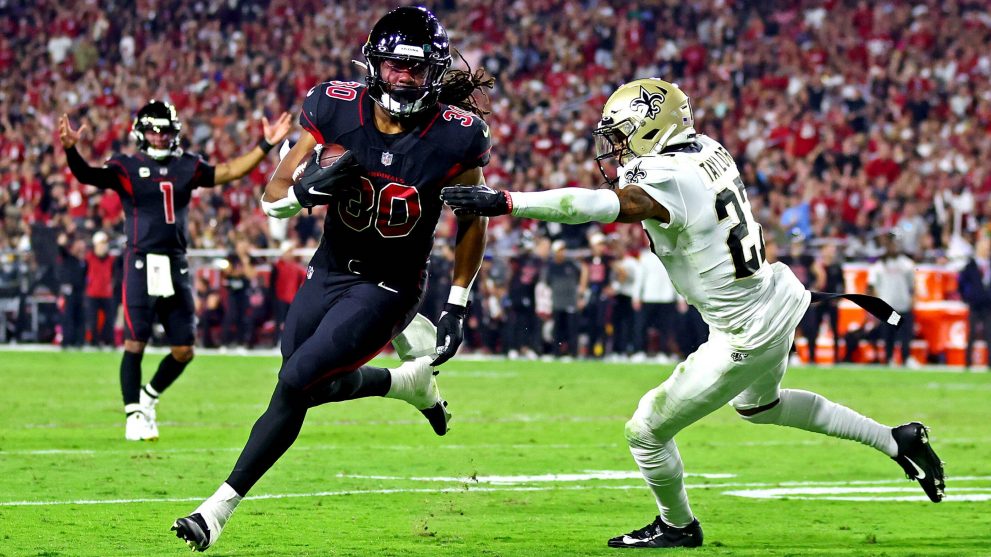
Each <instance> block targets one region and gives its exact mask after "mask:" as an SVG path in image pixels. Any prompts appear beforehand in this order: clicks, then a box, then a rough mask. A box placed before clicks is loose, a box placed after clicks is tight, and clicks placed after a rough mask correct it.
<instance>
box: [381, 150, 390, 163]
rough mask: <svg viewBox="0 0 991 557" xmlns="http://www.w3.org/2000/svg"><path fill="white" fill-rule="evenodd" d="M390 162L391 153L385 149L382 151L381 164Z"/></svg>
mask: <svg viewBox="0 0 991 557" xmlns="http://www.w3.org/2000/svg"><path fill="white" fill-rule="evenodd" d="M391 164H392V153H390V152H388V151H386V152H384V153H382V165H383V166H390V165H391Z"/></svg>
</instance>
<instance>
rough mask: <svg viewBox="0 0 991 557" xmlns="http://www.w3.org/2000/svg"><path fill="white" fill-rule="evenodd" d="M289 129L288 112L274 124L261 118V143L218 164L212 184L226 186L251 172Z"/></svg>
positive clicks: (290, 119) (290, 121)
mask: <svg viewBox="0 0 991 557" xmlns="http://www.w3.org/2000/svg"><path fill="white" fill-rule="evenodd" d="M291 127H292V117H290V116H289V113H288V112H283V113H282V115H281V116H279V119H278V120H276V121H275V123H274V124H269V122H268V118H265V117H262V131H263V134H264V135H263V137H262V139H261V141H259V142H258V145H256V146H255V147H254V148H252V149H251V150H250V151H248V152H247V153H245V154H243V155H241V156H240V157H238V158H236V159H234V160H229V161H227V162H224V163H220V164H218V165H217V170H216V172H215V174H214V178H213V182H214V184H216V185H218V186H219V185H220V184H226V183H227V182H231V181H233V180H237V179H238V178H241V177H242V176H244V175H246V174H247V173H249V172H251V170H252V169H253V168H254V167H256V166H258V163H260V162H262V159H264V158H265V155H267V154H268V152H269V151H270V150H271V149H272V147H273V146H275V145H276V144H278V143H281V142H282V140H283V139H285V138H286V136H287V135H289V129H290V128H291Z"/></svg>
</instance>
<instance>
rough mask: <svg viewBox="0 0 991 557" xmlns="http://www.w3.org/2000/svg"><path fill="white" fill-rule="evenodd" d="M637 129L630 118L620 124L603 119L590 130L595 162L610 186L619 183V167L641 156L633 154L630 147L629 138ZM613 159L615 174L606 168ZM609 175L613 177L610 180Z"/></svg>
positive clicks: (637, 125) (636, 125)
mask: <svg viewBox="0 0 991 557" xmlns="http://www.w3.org/2000/svg"><path fill="white" fill-rule="evenodd" d="M639 127H640V126H639V124H638V123H637V122H634V120H633V119H632V118H627V119H625V120H622V121H620V122H613V121H612V119H603V120H602V121H600V122H599V126H598V127H597V128H595V129H594V130H592V137H593V138H594V140H595V162H596V163H597V164H598V165H599V172H601V173H602V177H603V178H604V179H605V180H606V183H607V184H609V185H610V186H615V185H616V184H617V183H618V182H619V172H618V169H619V167H622V166H624V165H626V163H628V162H630V161H631V160H633V159H634V158H636V157H638V156H641V155H642V153H636V152H634V151H633V148H632V147H630V137H631V136H632V135H633V134H634V132H636V131H637V129H638V128H639ZM613 159H616V161H615V163H614V164H616V165H617V168H616V172H611V171H610V170H611V169H609V168H606V166H608V165H609V163H610V162H611V161H612V160H613ZM603 163H605V164H603ZM610 175H611V176H613V177H612V178H610Z"/></svg>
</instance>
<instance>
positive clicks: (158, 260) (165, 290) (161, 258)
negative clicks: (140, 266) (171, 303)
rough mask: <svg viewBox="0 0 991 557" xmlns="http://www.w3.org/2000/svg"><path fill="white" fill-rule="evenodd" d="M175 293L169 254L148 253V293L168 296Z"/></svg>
mask: <svg viewBox="0 0 991 557" xmlns="http://www.w3.org/2000/svg"><path fill="white" fill-rule="evenodd" d="M174 294H175V288H174V287H173V286H172V265H171V262H170V261H169V256H167V255H156V254H154V253H149V254H148V295H149V296H161V297H163V298H168V297H169V296H172V295H174Z"/></svg>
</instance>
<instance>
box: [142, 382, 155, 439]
mask: <svg viewBox="0 0 991 557" xmlns="http://www.w3.org/2000/svg"><path fill="white" fill-rule="evenodd" d="M138 401H139V402H138V404H140V405H141V412H142V413H144V415H145V420H146V421H147V422H148V425H147V427H148V431H149V433H151V434H153V435H154V436H155V438H156V439H157V438H158V421H157V416H158V412H156V411H155V406H157V405H158V397H154V396H151V395H149V394H148V393H147V391H145V390H144V389H141V393H140V395H139V399H138Z"/></svg>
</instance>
